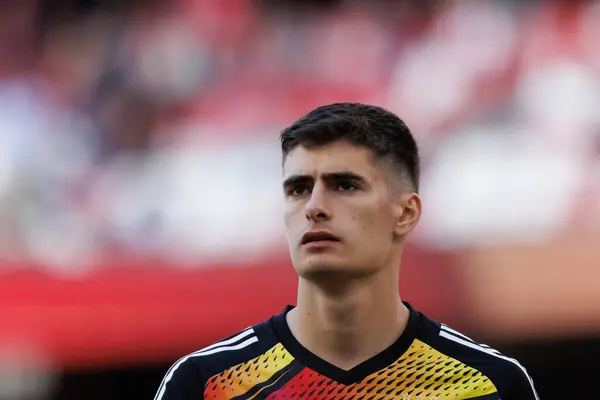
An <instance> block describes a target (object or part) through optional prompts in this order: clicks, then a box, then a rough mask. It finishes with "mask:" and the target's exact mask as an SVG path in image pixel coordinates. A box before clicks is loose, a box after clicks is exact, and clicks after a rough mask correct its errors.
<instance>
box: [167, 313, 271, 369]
mask: <svg viewBox="0 0 600 400" xmlns="http://www.w3.org/2000/svg"><path fill="white" fill-rule="evenodd" d="M277 342H278V341H277V339H276V336H275V334H274V332H273V330H272V328H271V326H270V320H266V321H264V322H261V323H259V324H256V325H253V326H250V327H248V328H246V329H244V330H241V331H239V332H237V333H235V334H233V335H231V336H229V337H226V338H224V339H221V340H219V341H217V342H214V343H212V344H211V345H209V346H206V347H204V348H202V349H200V350H197V351H194V352H192V353H190V354H187V355H186V356H184V357H182V358H181V359H180V360H179V361H178V363H181V364H184V363H187V364H191V365H193V366H194V369H195V370H197V371H198V372H199V373H200V374H201V375H202V376H203V377H204V378H205V379H206V378H208V377H210V376H213V375H216V374H218V373H220V372H222V371H224V370H226V369H228V368H230V367H232V366H235V365H238V364H242V363H245V362H247V361H249V360H252V359H254V358H256V357H258V356H260V355H261V354H263V353H265V352H266V351H268V350H269V349H270V348H272V347H273V346H274V345H276V344H277Z"/></svg>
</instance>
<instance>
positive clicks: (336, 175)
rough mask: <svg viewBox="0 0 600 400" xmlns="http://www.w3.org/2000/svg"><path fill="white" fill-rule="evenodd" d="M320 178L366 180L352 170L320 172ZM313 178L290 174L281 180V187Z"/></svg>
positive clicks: (302, 182)
mask: <svg viewBox="0 0 600 400" xmlns="http://www.w3.org/2000/svg"><path fill="white" fill-rule="evenodd" d="M321 178H322V179H324V180H327V181H344V180H348V181H355V182H365V183H366V182H367V180H366V179H365V178H364V177H363V176H361V175H359V174H357V173H355V172H352V171H343V172H327V173H324V174H321ZM313 181H314V178H313V177H312V176H310V175H292V176H290V177H288V178H286V179H285V180H284V181H283V187H289V186H293V185H299V184H306V183H310V182H313Z"/></svg>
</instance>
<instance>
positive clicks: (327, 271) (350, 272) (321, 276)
mask: <svg viewBox="0 0 600 400" xmlns="http://www.w3.org/2000/svg"><path fill="white" fill-rule="evenodd" d="M323 258H325V257H323ZM295 268H296V272H297V273H298V275H299V276H300V277H301V278H303V279H305V280H308V281H313V282H326V281H333V282H342V281H344V280H346V279H357V278H363V277H366V276H369V275H372V273H373V272H374V271H371V270H367V269H365V268H361V267H358V266H355V265H352V264H351V263H349V262H344V260H333V259H330V260H325V259H321V260H314V259H313V260H306V261H305V262H303V263H301V264H300V265H297V266H296V267H295Z"/></svg>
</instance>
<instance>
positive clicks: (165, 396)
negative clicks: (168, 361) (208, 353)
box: [154, 357, 204, 400]
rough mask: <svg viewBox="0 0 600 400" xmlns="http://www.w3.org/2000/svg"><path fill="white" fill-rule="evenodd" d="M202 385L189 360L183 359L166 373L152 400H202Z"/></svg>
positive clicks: (196, 371)
mask: <svg viewBox="0 0 600 400" xmlns="http://www.w3.org/2000/svg"><path fill="white" fill-rule="evenodd" d="M203 399H204V383H203V381H202V377H201V376H200V373H199V372H198V369H197V368H196V366H195V365H194V363H193V362H192V360H191V359H189V358H187V357H184V358H183V359H181V360H179V361H177V362H176V363H175V364H173V366H172V367H171V368H170V369H169V370H168V371H167V373H166V375H165V377H164V378H163V380H162V382H161V383H160V386H159V388H158V391H157V392H156V396H155V397H154V400H203Z"/></svg>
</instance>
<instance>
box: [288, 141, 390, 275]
mask: <svg viewBox="0 0 600 400" xmlns="http://www.w3.org/2000/svg"><path fill="white" fill-rule="evenodd" d="M386 176H387V174H386V173H385V172H384V171H383V170H382V168H381V167H378V166H377V165H376V164H375V162H374V160H373V155H372V153H371V151H370V150H369V149H367V148H365V147H362V146H356V145H353V144H350V143H347V142H343V141H340V142H334V143H331V144H328V145H325V146H322V147H316V148H310V149H307V148H305V147H302V146H298V147H296V148H295V149H294V150H292V151H291V152H290V153H289V154H288V156H287V158H286V160H285V162H284V166H283V180H284V184H283V190H284V195H285V225H286V231H287V239H288V243H289V247H290V253H291V257H292V261H293V264H294V267H295V269H296V271H297V272H298V274H299V275H300V276H302V277H306V278H308V277H311V276H315V275H317V274H323V273H332V272H347V273H350V274H352V275H358V276H360V275H368V274H371V273H373V272H375V271H376V270H378V269H381V268H382V267H385V266H386V265H389V263H390V262H392V261H393V260H394V255H395V254H397V246H398V242H397V240H396V239H397V231H398V229H397V227H398V223H397V222H398V220H399V218H400V217H401V214H402V211H401V209H402V207H401V206H399V205H398V204H399V201H398V198H397V196H395V192H394V189H393V188H392V185H390V182H389V179H390V178H389V176H388V177H387V180H386ZM331 235H332V236H334V237H335V239H334V240H322V239H327V238H328V236H331ZM303 238H304V239H309V241H308V242H307V243H306V242H305V240H303ZM320 239H321V240H320ZM330 239H331V238H330Z"/></svg>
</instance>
